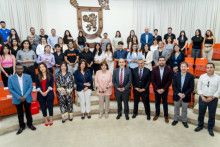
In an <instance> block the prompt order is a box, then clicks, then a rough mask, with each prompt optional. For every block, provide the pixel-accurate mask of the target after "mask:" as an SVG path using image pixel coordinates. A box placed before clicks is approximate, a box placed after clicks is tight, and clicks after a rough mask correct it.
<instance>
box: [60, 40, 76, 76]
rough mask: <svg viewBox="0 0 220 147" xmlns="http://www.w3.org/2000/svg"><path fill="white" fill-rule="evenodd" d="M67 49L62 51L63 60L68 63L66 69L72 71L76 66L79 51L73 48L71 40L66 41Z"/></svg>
mask: <svg viewBox="0 0 220 147" xmlns="http://www.w3.org/2000/svg"><path fill="white" fill-rule="evenodd" d="M68 46H69V49H68V50H66V51H65V53H64V61H65V62H66V63H67V65H68V71H69V72H70V73H72V74H73V73H74V72H75V71H76V69H77V67H78V60H79V51H78V50H77V49H74V48H73V41H72V40H70V41H69V43H68Z"/></svg>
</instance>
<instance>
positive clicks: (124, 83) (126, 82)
mask: <svg viewBox="0 0 220 147" xmlns="http://www.w3.org/2000/svg"><path fill="white" fill-rule="evenodd" d="M131 81H132V75H131V71H130V70H129V69H127V68H125V60H124V59H119V68H117V69H115V70H114V72H113V78H112V82H113V84H114V88H115V97H116V99H117V103H118V116H117V117H116V119H120V117H121V116H122V100H123V101H124V113H125V118H126V120H129V116H128V114H129V106H128V100H129V95H130V91H131Z"/></svg>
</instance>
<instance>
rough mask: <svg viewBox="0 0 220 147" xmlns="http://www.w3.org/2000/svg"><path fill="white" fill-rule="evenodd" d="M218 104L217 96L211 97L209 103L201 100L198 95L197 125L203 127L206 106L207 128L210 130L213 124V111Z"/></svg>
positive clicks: (214, 111)
mask: <svg viewBox="0 0 220 147" xmlns="http://www.w3.org/2000/svg"><path fill="white" fill-rule="evenodd" d="M217 105H218V98H215V99H213V100H212V101H211V102H209V103H205V102H203V101H202V98H201V97H199V117H198V127H200V128H203V126H204V116H205V113H206V109H207V107H208V112H209V120H208V130H212V129H213V127H214V125H215V113H216V108H217Z"/></svg>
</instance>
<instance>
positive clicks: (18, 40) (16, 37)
mask: <svg viewBox="0 0 220 147" xmlns="http://www.w3.org/2000/svg"><path fill="white" fill-rule="evenodd" d="M12 30H13V31H15V39H16V40H17V42H18V43H20V41H21V40H20V38H19V36H18V33H17V31H16V30H15V29H14V28H12V29H11V31H12ZM11 31H10V35H9V41H10V40H11V39H12V33H11ZM10 42H11V41H10Z"/></svg>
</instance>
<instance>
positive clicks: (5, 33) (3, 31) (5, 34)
mask: <svg viewBox="0 0 220 147" xmlns="http://www.w3.org/2000/svg"><path fill="white" fill-rule="evenodd" d="M0 24H1V27H2V28H1V29H0V34H1V35H2V37H3V42H4V44H7V43H8V42H7V39H8V36H9V35H10V30H9V29H7V28H6V24H5V22H4V21H0ZM2 45H3V44H2Z"/></svg>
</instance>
